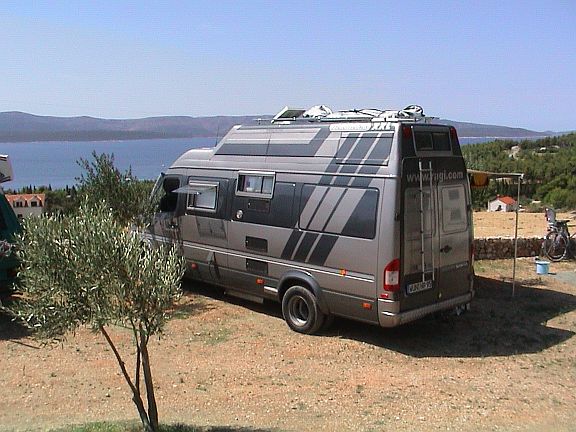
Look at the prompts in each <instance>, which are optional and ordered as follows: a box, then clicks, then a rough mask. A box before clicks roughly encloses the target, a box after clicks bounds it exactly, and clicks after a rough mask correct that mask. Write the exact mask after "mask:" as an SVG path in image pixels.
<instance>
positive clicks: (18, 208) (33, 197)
mask: <svg viewBox="0 0 576 432" xmlns="http://www.w3.org/2000/svg"><path fill="white" fill-rule="evenodd" d="M6 199H7V200H8V202H9V203H10V205H11V206H12V209H13V210H14V213H15V214H16V216H17V217H18V218H24V217H27V216H40V215H41V214H42V212H43V211H44V206H45V204H46V202H45V201H46V195H45V194H43V193H36V194H16V195H6Z"/></svg>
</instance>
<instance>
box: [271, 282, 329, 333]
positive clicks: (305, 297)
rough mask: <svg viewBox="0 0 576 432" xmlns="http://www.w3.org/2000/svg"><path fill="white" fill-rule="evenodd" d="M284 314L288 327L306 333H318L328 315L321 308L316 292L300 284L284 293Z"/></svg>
mask: <svg viewBox="0 0 576 432" xmlns="http://www.w3.org/2000/svg"><path fill="white" fill-rule="evenodd" d="M282 315H283V316H284V319H285V320H286V323H287V324H288V327H290V328H291V329H292V330H294V331H295V332H298V333H304V334H314V333H316V332H317V331H318V330H319V329H320V327H322V324H323V323H324V319H325V317H326V315H325V314H324V313H323V312H322V311H321V310H320V307H319V306H318V301H317V300H316V297H315V296H314V294H313V293H312V292H311V291H309V290H308V289H306V288H304V287H302V286H299V285H295V286H292V287H290V288H288V291H286V294H284V297H283V298H282Z"/></svg>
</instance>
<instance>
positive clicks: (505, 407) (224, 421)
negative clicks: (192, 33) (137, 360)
mask: <svg viewBox="0 0 576 432" xmlns="http://www.w3.org/2000/svg"><path fill="white" fill-rule="evenodd" d="M492 225H495V224H492ZM534 267H535V266H534V262H533V260H532V259H528V258H526V259H520V260H519V263H518V278H519V283H518V284H517V286H516V290H515V296H514V298H512V296H511V294H512V287H511V284H510V283H509V277H510V276H511V268H512V262H511V260H501V261H479V262H477V265H476V271H477V274H478V277H477V284H476V286H477V296H476V299H475V300H474V301H473V303H472V310H471V311H470V312H468V313H467V314H465V315H463V316H460V317H453V318H451V319H448V320H436V319H433V318H428V319H424V320H421V321H418V322H415V323H412V324H408V325H406V326H403V327H400V328H397V329H382V328H378V327H373V326H369V325H364V324H360V323H356V322H352V321H347V320H343V319H342V320H336V321H335V323H334V325H333V326H332V328H331V329H329V330H327V331H326V332H325V333H323V334H321V335H319V336H303V335H300V334H297V333H294V332H292V331H290V330H289V329H288V327H287V326H286V324H285V323H284V321H283V320H282V318H281V313H280V307H279V305H277V304H274V303H270V304H268V303H265V304H264V305H257V304H252V303H249V302H244V301H239V300H234V299H231V298H229V297H222V296H221V295H219V294H217V293H215V291H214V290H212V289H210V288H208V287H199V286H197V285H194V286H193V285H191V284H190V283H186V288H187V293H186V295H185V296H184V297H183V299H182V300H181V302H180V304H179V306H178V308H177V310H176V311H175V316H174V318H173V319H172V320H171V321H170V322H169V324H168V326H167V328H166V330H165V333H164V335H163V336H162V338H161V339H160V340H154V341H153V342H152V347H151V357H152V361H153V366H154V372H155V381H156V383H157V399H158V402H159V410H160V417H161V421H162V422H164V423H175V422H179V423H186V424H190V425H192V424H193V425H203V426H230V427H232V428H233V429H237V430H239V431H240V430H242V431H255V430H259V431H260V430H262V431H267V430H274V431H278V430H280V431H313V430H328V431H336V430H338V431H339V430H350V431H352V430H354V431H381V430H395V431H413V430H442V431H445V430H455V431H478V430H480V431H482V430H485V431H493V430H512V431H513V430H522V431H526V430H528V431H541V430H555V431H556V430H557V431H570V430H572V431H573V430H575V428H576V427H575V426H574V425H576V338H575V337H574V334H575V332H576V284H571V283H567V282H564V281H565V280H571V276H573V274H574V271H575V270H576V264H575V262H574V261H572V262H563V263H553V264H552V267H551V271H552V272H554V273H558V276H560V275H568V276H570V277H569V278H568V279H566V278H563V279H560V278H557V277H556V276H554V275H546V276H537V275H536V274H535V268H534ZM112 334H113V337H114V338H115V340H116V341H117V342H118V344H119V345H120V347H121V348H122V349H123V352H129V350H130V348H131V346H130V335H129V334H128V332H127V331H125V330H123V329H114V330H113V332H112ZM128 360H131V358H128ZM0 365H2V373H1V374H0V389H2V393H1V395H0V430H46V429H49V428H52V427H57V426H61V425H66V424H74V423H85V422H92V421H103V420H124V419H136V418H137V413H136V410H135V408H134V407H133V404H132V402H131V400H130V396H129V392H128V388H127V386H126V384H125V383H124V381H123V379H122V377H121V376H120V373H119V371H118V367H117V365H116V363H115V359H114V358H113V355H112V353H111V352H110V350H109V349H108V348H107V346H106V344H105V341H104V340H103V339H102V338H101V337H100V336H98V335H95V334H92V333H90V332H88V331H86V330H81V331H79V332H78V333H77V334H76V335H75V336H70V338H69V339H68V340H67V341H66V342H64V343H62V344H59V345H54V346H51V347H41V346H40V345H39V344H38V343H37V342H36V341H34V340H33V339H31V338H30V337H29V336H28V335H27V333H26V331H25V330H24V329H22V328H20V327H18V326H17V325H15V324H14V323H12V322H10V321H9V319H8V318H7V317H6V316H5V315H2V314H0Z"/></svg>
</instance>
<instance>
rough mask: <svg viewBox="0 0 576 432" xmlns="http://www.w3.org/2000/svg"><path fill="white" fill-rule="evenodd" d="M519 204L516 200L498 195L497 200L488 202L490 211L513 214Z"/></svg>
mask: <svg viewBox="0 0 576 432" xmlns="http://www.w3.org/2000/svg"><path fill="white" fill-rule="evenodd" d="M517 207H518V203H517V202H516V200H515V199H514V198H512V197H509V196H500V195H497V196H496V199H495V200H492V201H489V202H488V211H489V212H495V211H503V212H513V211H516V208H517Z"/></svg>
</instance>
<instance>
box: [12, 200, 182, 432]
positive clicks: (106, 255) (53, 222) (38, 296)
mask: <svg viewBox="0 0 576 432" xmlns="http://www.w3.org/2000/svg"><path fill="white" fill-rule="evenodd" d="M18 250H19V255H20V258H21V260H22V267H23V270H22V272H21V276H22V282H23V283H22V291H23V300H22V301H21V302H20V303H19V305H18V306H17V307H16V310H15V313H16V314H17V315H18V316H19V317H20V318H22V319H23V320H24V321H25V322H26V323H27V324H28V325H29V326H30V327H31V328H32V329H34V330H35V331H36V333H37V334H38V336H40V337H42V338H46V339H59V338H63V337H65V336H66V334H68V333H69V332H72V331H74V330H75V329H77V328H78V327H80V326H88V327H89V328H91V329H93V330H94V331H96V332H99V333H100V334H101V335H102V336H103V337H104V339H105V340H106V341H107V343H108V344H109V345H110V348H111V349H112V352H113V353H114V356H115V357H116V360H117V362H118V365H119V367H120V369H121V371H122V375H123V377H124V379H125V380H126V382H127V383H128V385H129V387H130V391H131V393H132V400H133V401H134V403H135V404H136V407H137V409H138V413H139V416H140V419H141V421H142V424H143V426H144V428H145V430H147V431H156V430H158V410H157V406H156V400H155V396H154V385H153V380H152V368H151V364H150V355H149V352H148V342H149V340H150V337H151V336H153V335H155V334H158V333H159V332H161V331H162V329H163V327H164V324H165V322H166V319H167V311H168V310H169V309H170V308H171V306H172V305H173V303H174V301H175V300H176V299H177V298H178V296H179V295H180V280H181V278H182V276H183V272H184V264H183V260H182V258H181V257H180V256H179V254H178V253H177V251H176V250H175V249H173V248H170V249H164V248H152V247H150V246H149V245H147V244H146V243H145V242H143V241H142V239H141V236H140V235H139V234H138V233H137V232H135V231H130V230H128V229H126V226H125V225H124V224H123V223H122V222H120V221H119V220H118V217H117V216H116V215H115V214H114V212H113V211H112V210H111V209H110V207H109V206H108V205H103V204H102V203H100V204H96V205H90V204H88V203H86V202H85V203H84V204H82V205H81V206H80V208H79V210H78V212H77V213H76V214H74V215H72V216H68V217H64V216H57V215H55V216H48V217H39V218H28V219H26V220H25V222H24V231H23V234H21V235H20V238H19V241H18ZM110 326H124V327H127V328H128V329H130V330H131V332H132V335H133V341H134V346H135V361H134V367H133V370H132V371H130V370H129V369H130V368H129V367H128V366H127V365H126V363H125V361H124V357H125V354H124V355H123V354H122V353H121V352H120V350H119V349H118V347H117V346H116V344H115V343H114V341H113V339H112V337H111V334H110V332H109V328H110ZM142 383H143V386H142Z"/></svg>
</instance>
